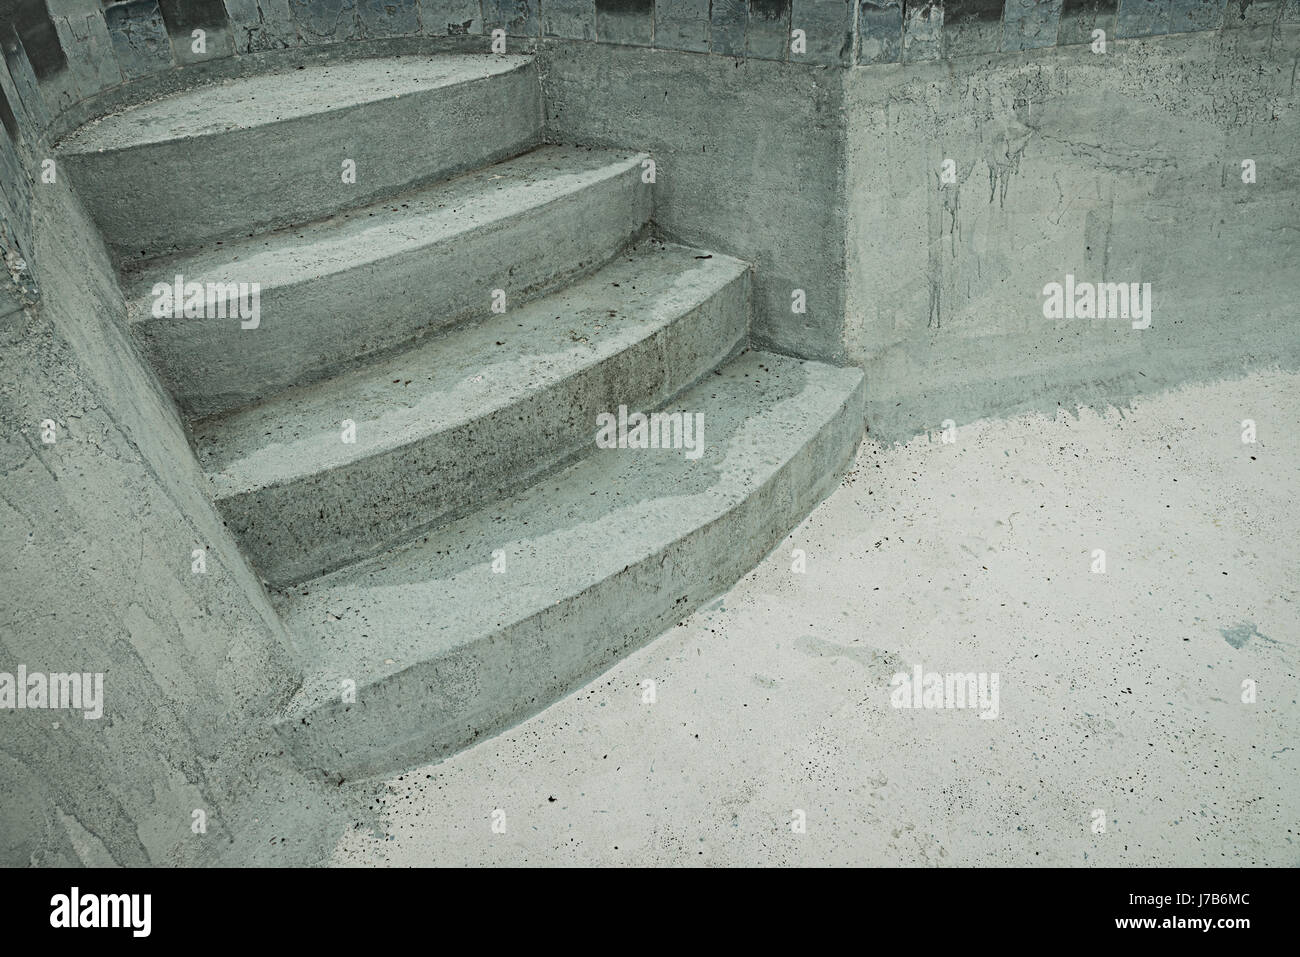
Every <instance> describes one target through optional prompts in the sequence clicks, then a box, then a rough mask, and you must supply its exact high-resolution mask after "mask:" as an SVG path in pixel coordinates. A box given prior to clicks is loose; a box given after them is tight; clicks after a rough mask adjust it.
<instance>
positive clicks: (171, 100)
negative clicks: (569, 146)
mask: <svg viewBox="0 0 1300 957" xmlns="http://www.w3.org/2000/svg"><path fill="white" fill-rule="evenodd" d="M461 57H463V58H465V60H466V61H468V60H471V59H472V60H474V61H475V62H476V63H480V62H481V63H488V62H492V61H491V60H489V59H488V58H487V57H486V56H484V55H482V54H452V55H451V57H450V58H461ZM364 59H372V60H374V61H384V62H389V59H390V58H363V61H364ZM394 59H396V60H399V61H400V60H401V59H403V58H401V57H398V58H394ZM510 59H514V60H516V62H513V63H510V64H508V65H502V68H500V69H494V70H491V71H489V72H484V73H481V74H474V75H468V76H456V75H455V74H448V75H446V76H444V77H441V78H439V80H437V81H434V82H430V83H427V84H423V85H418V84H417V85H413V86H411V87H410V88H408V89H404V90H403V91H401V92H399V93H394V94H383V93H378V94H377V95H374V96H369V97H367V98H364V99H356V100H352V101H349V102H346V103H343V104H341V105H338V106H333V105H325V106H323V107H321V108H318V109H310V110H304V111H303V112H299V113H293V114H291V115H287V116H283V117H275V118H272V119H268V120H266V121H265V122H261V123H253V124H250V125H236V126H229V127H225V128H221V129H212V128H199V129H196V130H193V131H189V132H180V133H170V134H167V135H165V136H162V137H160V138H154V139H146V138H138V139H134V140H130V141H127V142H124V143H120V144H116V145H111V146H98V147H97V146H94V145H93V144H94V140H93V138H89V137H88V138H89V139H90V140H91V141H90V142H89V143H88V144H86V145H85V146H84V147H83V146H82V145H81V144H80V143H79V142H78V137H79V134H81V133H82V132H83V131H90V130H93V129H95V128H97V127H100V126H101V125H103V124H105V123H108V124H111V125H113V126H125V125H126V124H127V122H128V120H127V118H128V117H132V116H135V117H137V118H138V117H140V116H141V114H142V113H143V112H144V111H148V110H151V109H153V108H156V107H159V106H171V105H185V104H186V103H187V102H195V103H196V105H197V101H200V100H202V99H203V98H204V97H205V96H207V95H209V94H214V91H216V90H222V91H224V92H225V93H226V97H224V98H229V97H231V95H232V90H231V88H232V87H234V88H238V87H240V86H241V85H242V86H244V87H245V89H250V88H252V86H253V85H254V84H256V83H257V82H258V81H261V80H265V79H269V78H274V77H291V78H296V76H297V74H298V73H299V72H305V71H291V70H275V71H269V72H266V73H256V74H252V75H250V76H243V77H238V78H234V79H231V80H227V81H217V82H213V83H202V84H200V85H198V86H195V87H191V88H190V89H186V90H180V91H176V92H174V93H168V94H166V95H165V96H161V97H157V98H155V99H150V100H146V101H144V102H142V103H136V104H133V105H131V106H128V107H126V108H124V109H121V110H117V111H115V112H113V113H109V114H106V115H104V116H101V117H96V118H95V119H93V120H91V121H90V122H89V123H86V124H83V125H82V126H81V127H79V128H78V129H76V130H73V131H72V132H71V133H69V134H68V136H66V137H65V138H64V139H63V140H62V141H61V142H59V143H58V144H57V145H56V146H55V150H56V152H58V153H60V154H61V155H63V156H66V157H80V156H104V157H108V156H115V155H121V154H123V153H129V152H131V151H132V150H138V149H148V148H151V147H161V146H172V145H175V144H178V143H186V142H192V141H194V140H202V139H208V138H212V137H219V136H228V135H237V134H241V133H247V132H249V131H250V130H273V129H275V128H276V127H278V126H282V125H284V124H289V123H297V122H302V121H311V120H312V119H313V118H319V117H322V116H331V115H339V114H343V113H347V112H349V111H353V110H359V109H364V108H365V107H367V106H372V105H374V104H375V103H384V102H389V101H396V100H401V99H406V98H410V97H412V96H421V95H428V94H431V93H435V92H437V91H440V90H450V89H453V88H455V87H458V86H464V85H466V84H471V83H481V82H490V81H492V80H493V79H496V78H499V77H503V76H508V75H509V74H511V73H514V72H516V71H518V70H522V69H527V68H528V67H529V66H530V64H531V63H532V57H531V56H516V57H511V58H510ZM363 61H339V62H338V63H334V64H327V65H324V66H317V67H314V68H313V73H315V72H317V71H319V72H320V73H325V72H326V71H328V70H330V69H334V70H338V69H339V68H340V67H346V66H352V65H355V64H356V63H358V62H363ZM449 65H465V66H468V65H469V64H468V63H464V64H449ZM239 92H240V91H239V90H238V89H235V90H234V91H233V94H234V95H238V94H239ZM124 132H125V131H124Z"/></svg>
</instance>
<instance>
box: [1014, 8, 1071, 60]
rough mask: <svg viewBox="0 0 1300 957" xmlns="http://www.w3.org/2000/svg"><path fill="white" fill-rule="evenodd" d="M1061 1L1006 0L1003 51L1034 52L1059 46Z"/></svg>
mask: <svg viewBox="0 0 1300 957" xmlns="http://www.w3.org/2000/svg"><path fill="white" fill-rule="evenodd" d="M1060 21H1061V0H1006V6H1005V8H1004V9H1003V11H1002V49H1003V50H1035V49H1038V48H1039V47H1050V46H1053V45H1055V43H1056V34H1057V30H1058V29H1059V27H1060Z"/></svg>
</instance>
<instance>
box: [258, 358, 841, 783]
mask: <svg viewBox="0 0 1300 957" xmlns="http://www.w3.org/2000/svg"><path fill="white" fill-rule="evenodd" d="M861 403H862V374H861V372H859V371H858V370H856V369H837V368H835V367H833V366H826V365H821V364H819V363H808V362H803V361H801V360H795V359H787V358H785V357H782V356H775V355H772V354H769V353H762V352H747V353H745V354H744V355H742V356H740V357H738V358H737V359H735V360H733V361H732V362H729V363H727V364H726V365H724V366H722V367H721V368H719V369H718V370H716V371H715V372H714V373H713V374H711V375H709V376H707V377H706V378H705V380H704V381H702V382H701V383H700V384H699V385H697V386H695V387H694V388H692V389H690V390H687V391H686V392H684V393H683V394H682V395H681V396H679V397H677V398H676V399H674V400H673V401H672V402H671V403H669V404H668V406H667V407H666V410H665V411H680V412H682V413H684V414H690V415H692V416H699V417H700V418H701V419H702V425H701V426H697V428H700V429H702V430H703V431H702V432H697V433H696V435H697V439H698V437H699V436H700V435H702V436H703V447H702V449H700V450H699V451H701V452H702V454H699V455H695V456H692V455H689V454H686V452H685V451H684V450H683V449H680V448H670V449H638V448H607V449H595V450H593V451H592V452H591V453H590V454H588V455H587V456H586V457H585V458H583V459H582V460H580V461H579V462H577V463H576V464H575V465H573V466H571V467H570V468H568V469H565V470H562V471H560V472H557V473H555V474H554V475H552V476H550V477H548V478H547V479H546V480H544V481H542V482H540V483H538V484H537V485H535V486H533V487H532V488H530V489H528V490H527V491H526V492H524V493H522V494H520V495H518V496H516V497H514V498H510V499H504V500H502V501H500V502H497V503H493V504H492V505H489V506H487V507H486V508H484V509H482V510H481V511H479V512H477V513H475V514H473V515H470V516H468V517H467V518H465V519H463V520H462V521H459V522H454V523H452V524H450V525H447V526H445V527H444V528H441V529H438V530H437V531H436V532H432V533H430V534H429V535H427V536H424V537H422V538H420V539H418V540H416V541H413V542H411V543H409V545H407V546H406V547H403V548H401V549H397V550H394V551H393V552H390V553H388V554H386V555H384V556H381V557H380V558H377V559H375V560H374V561H372V562H368V563H363V564H359V565H354V566H352V567H350V568H346V569H343V570H341V571H339V572H337V573H335V574H333V575H329V576H326V577H325V578H323V579H317V580H315V581H312V582H309V583H307V584H305V585H302V586H299V587H298V588H295V589H291V590H287V591H285V592H283V593H281V594H280V595H279V596H278V606H279V608H280V610H281V614H282V616H283V617H284V620H285V622H286V624H287V625H288V626H289V628H290V629H292V630H293V632H294V634H295V637H296V640H297V642H298V644H299V646H300V647H301V648H302V649H303V651H304V653H305V655H306V657H307V658H308V659H309V660H310V661H312V662H313V663H314V668H315V670H314V671H313V672H312V673H310V674H308V675H307V677H306V679H305V681H304V684H303V687H302V689H301V690H300V691H299V693H298V695H297V696H296V697H295V699H294V701H293V702H292V703H291V705H290V707H289V709H288V712H287V715H286V717H285V719H284V720H283V721H282V722H280V723H279V724H278V725H277V728H278V730H280V732H281V733H282V735H283V738H284V740H285V742H286V746H287V747H288V748H289V750H290V751H291V752H292V753H293V754H294V755H295V757H296V758H297V759H298V760H299V762H300V763H301V764H302V765H303V766H304V767H308V768H314V769H319V770H320V771H322V772H324V773H326V774H327V775H328V776H329V777H330V778H333V779H341V778H355V777H358V776H362V775H367V774H375V773H378V772H382V771H387V770H392V769H396V768H400V767H403V766H409V765H410V764H411V763H414V762H415V761H416V760H417V759H419V758H421V757H425V758H428V757H436V756H443V755H446V754H448V753H450V752H452V751H454V750H456V749H458V748H462V747H465V746H466V745H468V744H470V743H471V742H473V741H475V740H477V739H479V738H481V737H483V736H485V735H488V734H491V733H493V732H495V731H497V730H500V729H501V728H504V727H508V726H509V725H511V724H513V723H514V722H515V721H518V720H519V719H520V718H523V717H525V716H526V715H528V714H530V713H532V712H534V711H536V710H537V709H538V708H540V707H543V706H544V705H546V704H548V703H550V702H551V701H554V700H555V699H557V698H559V697H560V696H562V695H564V694H566V693H567V692H569V691H570V690H572V689H573V688H574V687H575V686H576V685H578V684H580V683H581V682H582V681H585V680H588V679H590V678H591V677H593V676H595V675H597V674H599V673H600V672H601V671H603V670H604V669H605V668H607V667H609V665H610V664H612V663H613V662H615V661H617V660H618V659H619V658H620V657H622V656H623V655H624V654H626V653H627V651H628V650H629V649H631V648H633V647H635V646H637V645H638V644H641V643H643V642H645V641H648V640H649V639H651V638H653V637H654V636H655V635H657V634H658V633H659V632H660V631H662V630H663V629H664V628H665V627H668V626H670V625H671V624H672V623H673V622H674V621H676V620H678V619H679V618H680V617H681V616H682V615H683V614H685V613H686V612H688V611H689V610H691V609H693V608H695V607H697V606H698V605H699V604H700V603H701V602H703V601H706V600H707V599H709V598H711V597H712V596H714V595H716V594H717V593H718V592H719V591H721V590H722V589H724V588H726V587H727V586H728V585H729V584H730V583H731V582H734V581H735V580H736V579H737V578H738V577H739V576H740V575H741V574H743V573H744V571H745V570H746V569H748V568H750V567H752V566H753V564H754V563H755V562H757V561H758V560H759V558H761V557H762V556H763V555H764V554H766V552H767V551H768V550H769V549H770V548H771V547H772V545H773V543H775V542H777V541H780V539H781V537H782V536H783V535H784V534H785V533H786V531H787V530H788V529H789V528H790V527H791V526H793V525H794V524H795V523H796V522H798V521H799V519H800V517H801V516H803V515H805V514H806V513H807V511H808V509H809V508H810V507H811V506H812V505H813V504H814V503H815V502H817V501H819V500H820V499H821V498H822V497H823V496H824V495H826V494H827V493H828V492H829V491H830V490H831V489H832V488H834V485H835V482H836V481H837V477H838V475H839V474H840V470H841V469H842V468H843V467H844V466H845V465H846V464H847V462H848V461H849V460H850V459H851V457H852V452H853V449H854V448H855V446H856V444H857V441H858V439H859V437H860V435H861V413H862V409H861ZM632 411H636V410H632ZM497 563H501V564H497ZM494 565H495V566H496V567H494ZM498 569H499V570H498ZM348 681H351V682H353V683H354V686H353V687H354V689H355V700H354V701H350V700H348V698H347V687H346V685H345V684H344V683H345V682H348Z"/></svg>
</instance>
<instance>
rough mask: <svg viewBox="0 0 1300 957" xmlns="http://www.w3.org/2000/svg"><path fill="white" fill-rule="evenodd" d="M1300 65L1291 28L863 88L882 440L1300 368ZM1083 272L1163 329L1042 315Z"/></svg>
mask: <svg viewBox="0 0 1300 957" xmlns="http://www.w3.org/2000/svg"><path fill="white" fill-rule="evenodd" d="M1298 58H1300V27H1297V26H1285V25H1284V26H1282V27H1280V28H1279V29H1277V30H1275V31H1274V30H1255V31H1243V30H1235V31H1227V32H1224V33H1221V34H1212V33H1198V34H1188V35H1185V36H1179V37H1166V38H1160V39H1149V40H1126V41H1121V42H1117V43H1113V44H1112V45H1111V47H1110V49H1109V52H1108V53H1106V54H1104V55H1102V54H1094V53H1092V52H1091V50H1090V49H1089V47H1086V46H1083V47H1077V48H1072V49H1069V50H1057V49H1049V50H1038V51H1027V52H1025V53H1024V54H1021V55H1017V56H1000V57H990V58H983V59H980V60H971V61H967V62H966V63H965V67H964V68H963V69H961V70H956V71H954V70H952V69H951V65H950V64H934V65H924V64H914V65H909V66H908V67H906V68H902V67H896V66H880V67H871V68H869V69H865V68H860V69H856V70H852V71H850V72H849V73H848V78H847V81H846V94H845V95H846V116H847V136H848V163H847V174H846V175H847V178H848V190H847V192H848V196H849V197H850V201H849V207H848V218H849V223H848V231H847V235H848V275H849V282H848V308H847V312H846V323H845V330H844V336H845V348H846V352H847V354H848V355H849V356H850V357H851V358H852V360H853V361H855V362H860V363H862V364H863V365H864V366H865V368H866V369H867V372H868V379H869V381H870V383H871V388H870V391H869V396H868V419H869V421H870V422H871V424H872V428H873V429H874V430H875V431H876V433H877V434H878V435H887V436H888V437H890V438H906V437H910V436H912V435H915V434H917V433H918V432H922V431H926V430H928V429H933V428H937V427H938V426H939V424H940V423H941V422H942V421H943V420H945V419H949V418H951V419H953V420H955V421H956V422H958V423H963V422H967V421H971V420H972V419H975V418H978V417H980V416H985V415H990V414H1009V413H1011V412H1016V411H1025V410H1029V409H1051V408H1055V406H1056V403H1057V402H1058V401H1063V402H1065V404H1066V405H1067V406H1068V405H1069V404H1071V403H1089V402H1097V401H1108V400H1109V401H1122V400H1123V399H1124V398H1126V397H1128V396H1131V395H1136V394H1140V393H1142V392H1146V391H1150V390H1154V389H1159V388H1165V387H1170V386H1176V385H1178V384H1180V383H1182V382H1190V381H1198V380H1206V379H1211V378H1215V377H1218V376H1221V375H1224V374H1230V373H1233V372H1235V371H1238V370H1240V369H1243V368H1251V367H1267V366H1268V365H1269V364H1271V363H1276V362H1285V363H1286V364H1287V365H1288V366H1289V367H1290V368H1300V309H1297V308H1296V302H1297V300H1298V299H1300V269H1295V268H1289V267H1288V266H1287V265H1285V264H1287V263H1292V262H1294V261H1295V260H1296V257H1297V255H1300V193H1297V190H1296V184H1297V182H1300V153H1298V152H1297V150H1296V148H1295V146H1296V143H1297V142H1300V99H1297V91H1296V87H1295V80H1294V78H1295V75H1296V68H1297V62H1298ZM1229 90H1230V91H1232V92H1231V93H1228V92H1227V91H1229ZM1246 159H1249V160H1252V161H1253V163H1254V167H1255V181H1254V182H1253V183H1244V182H1243V181H1242V172H1243V170H1242V161H1243V160H1246ZM946 160H951V161H952V163H953V166H952V170H953V172H954V178H955V180H956V182H954V183H946V182H944V180H943V178H942V174H943V166H944V163H945V161H946ZM1067 274H1072V275H1074V276H1076V277H1077V278H1078V279H1079V280H1081V281H1088V282H1124V283H1131V282H1149V283H1151V288H1152V299H1153V303H1154V309H1153V313H1152V316H1151V321H1150V326H1149V328H1146V329H1140V330H1139V329H1133V328H1132V327H1131V324H1130V323H1129V322H1128V321H1125V320H1123V319H1120V320H1117V321H1112V320H1084V319H1080V320H1060V321H1054V320H1050V319H1046V318H1044V316H1043V312H1042V303H1043V295H1042V290H1043V288H1044V286H1045V285H1046V284H1047V283H1050V282H1063V281H1064V278H1065V276H1066V275H1067Z"/></svg>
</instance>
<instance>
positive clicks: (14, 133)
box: [0, 90, 18, 143]
mask: <svg viewBox="0 0 1300 957" xmlns="http://www.w3.org/2000/svg"><path fill="white" fill-rule="evenodd" d="M0 126H3V127H4V128H5V132H6V133H8V134H9V139H11V140H13V141H14V142H15V143H17V142H18V117H16V116H14V109H13V107H12V106H10V105H9V99H8V98H7V97H6V96H5V91H4V90H0Z"/></svg>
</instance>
